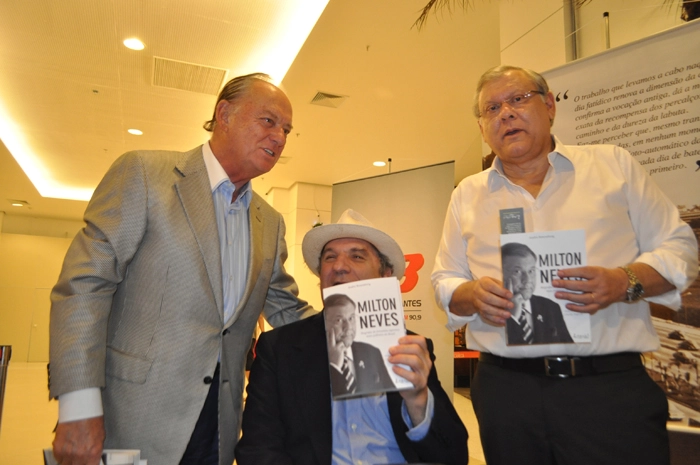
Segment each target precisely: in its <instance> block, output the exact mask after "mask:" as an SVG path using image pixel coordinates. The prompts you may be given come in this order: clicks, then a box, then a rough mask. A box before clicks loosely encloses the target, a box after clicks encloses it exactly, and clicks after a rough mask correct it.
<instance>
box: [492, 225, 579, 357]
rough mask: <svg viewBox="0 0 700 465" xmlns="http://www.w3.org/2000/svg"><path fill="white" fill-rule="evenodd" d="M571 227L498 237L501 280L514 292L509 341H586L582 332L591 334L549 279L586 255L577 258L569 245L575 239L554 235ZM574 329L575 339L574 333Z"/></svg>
mask: <svg viewBox="0 0 700 465" xmlns="http://www.w3.org/2000/svg"><path fill="white" fill-rule="evenodd" d="M570 232H572V231H557V232H548V233H536V234H511V235H504V236H502V238H504V239H502V241H501V262H502V268H503V285H504V287H506V289H508V290H510V291H511V292H512V293H513V299H512V302H513V304H514V307H513V310H512V313H513V316H512V317H511V318H510V319H509V320H508V321H507V322H506V328H505V332H506V342H507V344H508V345H524V344H562V343H573V342H588V341H587V340H586V336H588V337H590V323H589V322H588V321H587V318H585V317H584V319H583V320H582V319H581V317H579V316H578V315H576V314H573V313H574V312H571V311H570V310H567V309H566V308H565V307H564V306H563V303H562V302H561V301H558V299H556V298H555V297H554V295H553V292H554V289H553V288H552V286H551V284H550V281H551V279H553V278H554V277H555V276H556V270H557V269H561V268H564V267H567V266H582V265H581V263H583V260H585V255H584V256H581V258H580V259H579V257H580V255H579V254H578V252H576V251H572V249H571V245H572V244H575V243H576V241H569V240H565V241H562V240H561V239H562V237H558V238H557V235H558V234H560V233H570ZM516 236H520V237H519V238H518V237H516ZM518 239H520V240H518ZM558 239H559V240H558ZM569 239H572V238H571V237H569ZM558 244H566V246H567V247H568V248H569V251H568V252H562V251H560V250H559V249H560V247H557V245H558ZM566 254H568V255H566ZM582 323H583V325H582ZM572 328H574V329H575V330H576V335H577V336H578V338H574V337H573V336H572V332H573V331H572ZM581 336H583V337H581Z"/></svg>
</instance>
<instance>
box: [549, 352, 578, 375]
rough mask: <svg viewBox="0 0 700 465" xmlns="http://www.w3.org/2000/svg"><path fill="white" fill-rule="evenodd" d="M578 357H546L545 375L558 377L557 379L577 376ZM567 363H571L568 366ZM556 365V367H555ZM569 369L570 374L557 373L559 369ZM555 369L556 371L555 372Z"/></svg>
mask: <svg viewBox="0 0 700 465" xmlns="http://www.w3.org/2000/svg"><path fill="white" fill-rule="evenodd" d="M578 359H579V358H578V357H544V373H545V375H547V376H552V377H557V378H568V377H570V376H576V360H578ZM566 362H569V363H568V364H567V363H566ZM554 364H556V365H557V366H556V367H553V365H554ZM560 367H561V368H564V367H567V368H568V373H566V372H564V373H557V372H556V371H557V369H558V368H560ZM553 368H554V370H553Z"/></svg>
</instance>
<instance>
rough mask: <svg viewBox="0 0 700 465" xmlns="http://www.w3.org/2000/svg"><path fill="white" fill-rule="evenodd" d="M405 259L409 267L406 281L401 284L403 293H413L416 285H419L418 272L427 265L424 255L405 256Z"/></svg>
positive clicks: (405, 275)
mask: <svg viewBox="0 0 700 465" xmlns="http://www.w3.org/2000/svg"><path fill="white" fill-rule="evenodd" d="M404 258H405V259H406V262H407V263H408V265H406V272H405V273H404V277H405V279H404V280H403V283H401V292H402V293H406V292H411V291H412V290H413V288H414V287H416V284H418V270H420V269H421V268H423V265H424V264H425V259H424V258H423V254H420V253H410V254H407V255H404Z"/></svg>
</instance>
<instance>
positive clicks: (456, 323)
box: [445, 310, 479, 333]
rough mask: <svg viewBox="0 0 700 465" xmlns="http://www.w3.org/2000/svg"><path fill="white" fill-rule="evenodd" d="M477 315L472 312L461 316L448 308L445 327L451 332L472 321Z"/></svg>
mask: <svg viewBox="0 0 700 465" xmlns="http://www.w3.org/2000/svg"><path fill="white" fill-rule="evenodd" d="M478 316H479V313H478V312H477V313H474V314H473V315H469V316H462V315H455V314H454V313H452V312H450V311H449V310H448V311H447V324H446V325H445V326H447V329H449V330H450V331H452V332H453V333H454V332H455V331H457V330H458V329H459V328H461V327H462V326H464V325H466V324H467V323H471V322H472V321H474V320H476V318H477V317H478Z"/></svg>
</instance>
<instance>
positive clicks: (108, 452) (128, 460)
mask: <svg viewBox="0 0 700 465" xmlns="http://www.w3.org/2000/svg"><path fill="white" fill-rule="evenodd" d="M147 464H148V461H147V460H145V459H141V451H140V450H136V449H105V450H103V451H102V458H101V459H100V465H147ZM44 465H58V462H57V461H56V458H55V457H54V456H53V450H52V449H44Z"/></svg>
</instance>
